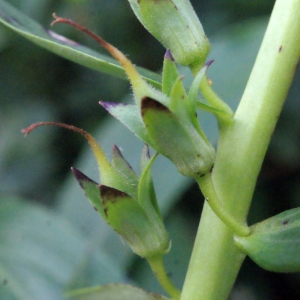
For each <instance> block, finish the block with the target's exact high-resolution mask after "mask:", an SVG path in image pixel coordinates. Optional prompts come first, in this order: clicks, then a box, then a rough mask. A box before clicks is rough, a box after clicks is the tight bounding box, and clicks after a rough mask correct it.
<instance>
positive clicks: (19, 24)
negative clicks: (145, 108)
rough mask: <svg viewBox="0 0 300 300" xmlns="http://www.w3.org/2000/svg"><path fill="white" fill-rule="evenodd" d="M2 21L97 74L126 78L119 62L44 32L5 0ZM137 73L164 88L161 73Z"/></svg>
mask: <svg viewBox="0 0 300 300" xmlns="http://www.w3.org/2000/svg"><path fill="white" fill-rule="evenodd" d="M0 22H1V23H2V24H3V25H5V26H7V27H9V28H10V29H12V30H13V31H15V32H17V33H18V34H20V35H22V36H23V37H25V38H26V39H28V40H30V41H31V42H33V43H35V44H37V45H39V46H41V47H43V48H45V49H47V50H48V51H50V52H53V53H55V54H57V55H59V56H62V57H64V58H66V59H68V60H71V61H73V62H75V63H78V64H80V65H83V66H85V67H88V68H91V69H94V70H96V71H100V72H103V73H107V74H110V75H113V76H116V77H119V78H122V79H127V77H126V75H125V72H124V70H123V68H122V67H121V66H120V65H119V64H118V63H117V61H116V60H114V59H112V58H110V57H108V56H106V55H103V54H100V53H97V52H96V51H93V50H91V49H89V48H87V47H85V46H82V45H80V44H79V43H77V42H74V41H72V40H69V39H67V38H65V37H63V36H61V35H58V34H57V33H55V32H53V31H52V30H48V29H45V28H44V27H42V26H41V25H40V24H38V23H37V22H35V21H34V20H32V19H31V18H29V17H28V16H26V15H24V14H23V13H22V12H21V11H19V10H17V9H16V8H14V7H13V6H12V5H10V4H8V3H7V2H5V1H3V0H0ZM138 71H139V73H140V74H141V75H142V76H143V77H144V78H145V79H146V80H147V81H148V82H149V83H151V84H152V85H154V86H155V87H157V88H159V89H160V88H161V84H160V83H159V82H160V81H161V78H160V76H159V75H158V74H156V73H153V72H151V71H149V70H146V69H143V68H138Z"/></svg>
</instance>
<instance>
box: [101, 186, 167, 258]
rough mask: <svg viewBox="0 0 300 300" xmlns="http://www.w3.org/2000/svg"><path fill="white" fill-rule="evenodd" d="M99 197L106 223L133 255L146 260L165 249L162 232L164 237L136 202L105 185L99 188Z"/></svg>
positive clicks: (165, 239)
mask: <svg viewBox="0 0 300 300" xmlns="http://www.w3.org/2000/svg"><path fill="white" fill-rule="evenodd" d="M100 194H101V198H102V202H103V210H104V212H105V214H106V218H107V222H108V224H109V225H110V226H111V227H112V228H113V229H114V230H116V231H117V232H118V233H119V234H120V235H121V236H122V237H123V238H124V239H125V240H126V241H127V242H128V244H129V245H130V247H131V248H132V250H133V252H135V253H136V254H138V255H140V256H142V257H146V258H147V257H151V256H153V255H157V254H164V253H165V252H166V251H167V250H168V246H169V241H168V237H167V235H166V234H165V230H164V232H163V234H161V233H160V232H157V231H156V229H157V228H155V227H154V226H153V223H152V222H151V221H150V220H149V218H148V216H147V214H146V212H145V211H144V209H143V208H142V206H141V205H140V204H139V203H138V202H137V201H135V200H134V199H133V198H132V197H130V196H129V195H128V194H126V193H123V192H121V191H118V190H116V189H113V188H111V187H107V186H104V185H101V186H100Z"/></svg>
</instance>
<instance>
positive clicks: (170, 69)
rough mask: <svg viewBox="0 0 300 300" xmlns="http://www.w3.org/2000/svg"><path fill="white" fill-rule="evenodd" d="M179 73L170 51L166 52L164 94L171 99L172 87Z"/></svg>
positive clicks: (163, 79) (163, 73) (163, 80)
mask: <svg viewBox="0 0 300 300" xmlns="http://www.w3.org/2000/svg"><path fill="white" fill-rule="evenodd" d="M178 77H179V73H178V70H177V68H176V64H175V62H174V59H173V57H172V54H171V52H170V50H167V51H166V54H165V57H164V65H163V72H162V92H163V93H164V94H165V95H167V96H168V97H170V95H171V90H172V87H173V85H174V83H175V81H176V80H177V79H178Z"/></svg>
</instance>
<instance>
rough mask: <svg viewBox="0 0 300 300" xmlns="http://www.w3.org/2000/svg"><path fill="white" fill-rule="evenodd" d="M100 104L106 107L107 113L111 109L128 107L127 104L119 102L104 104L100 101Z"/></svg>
mask: <svg viewBox="0 0 300 300" xmlns="http://www.w3.org/2000/svg"><path fill="white" fill-rule="evenodd" d="M99 104H100V105H101V106H102V107H104V108H105V109H106V110H107V111H109V110H110V108H113V107H117V106H126V105H127V104H126V103H118V102H104V101H99Z"/></svg>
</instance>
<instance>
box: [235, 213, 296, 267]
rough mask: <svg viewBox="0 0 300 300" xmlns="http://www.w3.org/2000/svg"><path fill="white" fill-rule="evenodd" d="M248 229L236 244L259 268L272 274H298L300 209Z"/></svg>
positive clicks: (236, 240)
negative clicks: (248, 233) (246, 233)
mask: <svg viewBox="0 0 300 300" xmlns="http://www.w3.org/2000/svg"><path fill="white" fill-rule="evenodd" d="M250 228H251V234H250V235H249V236H247V237H239V236H237V237H235V243H236V245H237V246H238V247H239V248H240V249H241V250H242V251H244V252H245V253H246V254H247V255H248V256H249V257H250V258H251V259H252V260H253V261H254V262H256V263H257V264H258V265H259V266H260V267H262V268H264V269H266V270H269V271H274V272H300V207H298V208H294V209H291V210H287V211H285V212H282V213H280V214H278V215H276V216H274V217H271V218H269V219H267V220H265V221H263V222H260V223H257V224H255V225H253V226H251V227H250Z"/></svg>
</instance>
